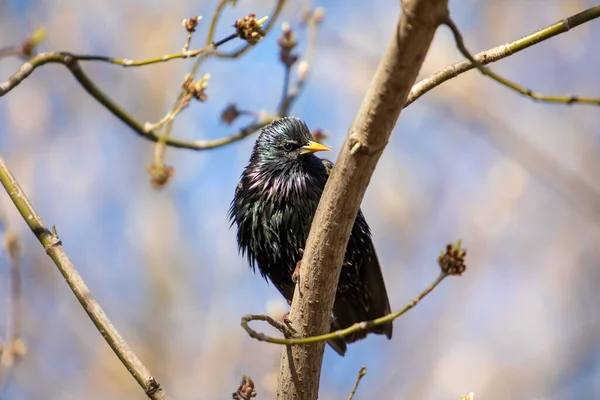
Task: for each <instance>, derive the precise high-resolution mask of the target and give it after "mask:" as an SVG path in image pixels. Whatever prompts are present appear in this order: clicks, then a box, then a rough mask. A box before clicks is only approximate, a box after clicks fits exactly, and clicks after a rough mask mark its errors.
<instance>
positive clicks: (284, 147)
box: [283, 142, 296, 151]
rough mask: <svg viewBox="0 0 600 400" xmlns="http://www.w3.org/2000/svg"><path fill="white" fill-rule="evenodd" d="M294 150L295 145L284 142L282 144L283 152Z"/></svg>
mask: <svg viewBox="0 0 600 400" xmlns="http://www.w3.org/2000/svg"><path fill="white" fill-rule="evenodd" d="M295 148H296V145H295V144H294V143H292V142H286V143H284V144H283V149H284V150H285V151H292V150H294V149H295Z"/></svg>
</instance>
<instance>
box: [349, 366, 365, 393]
mask: <svg viewBox="0 0 600 400" xmlns="http://www.w3.org/2000/svg"><path fill="white" fill-rule="evenodd" d="M366 374H367V367H366V366H365V365H363V366H362V367H360V369H359V370H358V376H357V377H356V382H354V387H353V388H352V391H351V392H350V395H348V400H352V399H354V395H355V394H356V389H358V385H359V384H360V380H361V379H362V378H363V377H364V376H365V375H366Z"/></svg>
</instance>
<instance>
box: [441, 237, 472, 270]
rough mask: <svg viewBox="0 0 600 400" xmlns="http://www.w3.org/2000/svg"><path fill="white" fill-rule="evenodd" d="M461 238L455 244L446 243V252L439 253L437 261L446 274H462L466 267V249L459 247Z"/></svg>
mask: <svg viewBox="0 0 600 400" xmlns="http://www.w3.org/2000/svg"><path fill="white" fill-rule="evenodd" d="M461 245H462V240H460V239H459V240H458V241H457V242H456V244H448V245H447V246H446V252H445V253H444V252H443V251H442V252H441V253H440V256H439V257H438V259H437V261H438V264H439V265H440V268H441V269H442V272H443V273H445V274H448V275H462V273H463V272H465V270H466V269H467V266H466V265H465V257H466V255H467V250H466V249H463V248H461Z"/></svg>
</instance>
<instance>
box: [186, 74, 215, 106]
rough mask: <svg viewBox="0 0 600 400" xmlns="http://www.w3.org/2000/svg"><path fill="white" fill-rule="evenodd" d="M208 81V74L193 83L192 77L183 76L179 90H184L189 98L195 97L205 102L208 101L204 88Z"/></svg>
mask: <svg viewBox="0 0 600 400" xmlns="http://www.w3.org/2000/svg"><path fill="white" fill-rule="evenodd" d="M209 79H210V74H205V75H204V76H203V77H202V78H201V79H199V80H197V81H194V80H193V78H192V76H191V75H190V74H188V75H186V76H185V78H184V80H183V83H182V84H181V88H182V89H185V90H186V91H187V92H188V93H189V95H190V96H192V97H195V98H196V99H198V100H200V101H206V100H207V99H208V95H207V94H206V88H207V86H208V80H209Z"/></svg>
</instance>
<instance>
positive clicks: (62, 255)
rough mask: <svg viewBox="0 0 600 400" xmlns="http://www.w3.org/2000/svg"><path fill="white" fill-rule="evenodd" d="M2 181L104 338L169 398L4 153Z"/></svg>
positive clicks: (159, 398) (143, 380) (161, 398)
mask: <svg viewBox="0 0 600 400" xmlns="http://www.w3.org/2000/svg"><path fill="white" fill-rule="evenodd" d="M0 181H1V182H2V186H4V189H5V190H6V193H8V195H9V196H10V199H11V200H12V201H13V203H14V204H15V206H16V207H17V209H18V210H19V213H20V214H21V216H22V217H23V219H24V220H25V222H26V223H27V225H28V226H29V228H30V229H31V231H32V232H33V234H34V235H35V236H36V237H37V239H38V240H39V241H40V243H41V244H42V245H43V246H44V249H45V250H46V253H47V254H48V256H49V257H50V258H51V259H52V261H54V264H55V265H56V266H57V267H58V269H59V271H60V273H61V274H62V276H63V277H64V278H65V280H66V281H67V284H68V285H69V287H70V288H71V290H72V291H73V294H75V297H77V300H79V303H81V306H82V307H83V309H84V310H85V312H86V313H87V314H88V316H89V317H90V319H91V320H92V322H93V323H94V325H96V328H97V329H98V331H99V332H100V334H101V335H102V337H104V340H106V342H107V343H108V345H109V346H110V347H111V348H112V350H113V351H114V352H115V354H116V355H117V357H119V360H121V362H122V363H123V365H124V366H125V367H126V368H127V370H128V371H129V373H131V375H132V376H133V377H134V378H135V380H136V381H137V382H138V383H139V385H140V386H141V387H142V389H144V392H145V393H146V395H147V396H148V397H149V398H151V399H153V400H167V399H168V397H167V394H166V393H165V391H164V390H163V389H162V388H161V387H160V385H159V384H158V382H157V381H156V380H155V379H154V377H152V375H151V374H150V371H148V369H147V368H146V366H145V365H144V364H142V362H141V361H140V359H139V358H138V357H137V355H136V354H135V353H134V352H133V350H131V348H130V347H129V345H128V344H127V342H125V339H123V337H122V336H121V335H120V334H119V332H118V331H117V330H116V328H115V327H114V326H113V324H112V323H111V322H110V320H109V319H108V317H107V316H106V314H105V313H104V310H102V308H101V307H100V304H98V302H97V301H96V299H94V297H93V296H92V294H91V292H90V290H89V289H88V287H87V285H86V284H85V282H84V281H83V279H82V278H81V275H79V272H77V270H76V269H75V267H74V266H73V264H72V263H71V260H70V259H69V257H68V256H67V254H66V252H65V250H64V249H63V247H62V243H61V241H60V239H59V238H58V235H57V234H56V229H54V228H53V229H52V232H51V231H49V230H48V228H47V227H46V225H44V222H43V221H42V219H41V218H40V216H39V215H38V214H37V212H36V211H35V210H34V208H33V206H32V205H31V203H30V202H29V199H28V198H27V196H26V195H25V193H24V192H23V190H22V189H21V187H20V185H19V183H18V182H17V180H16V179H15V177H14V176H13V175H12V173H11V172H10V170H9V168H8V166H7V165H6V163H5V162H4V159H3V158H2V156H0Z"/></svg>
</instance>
